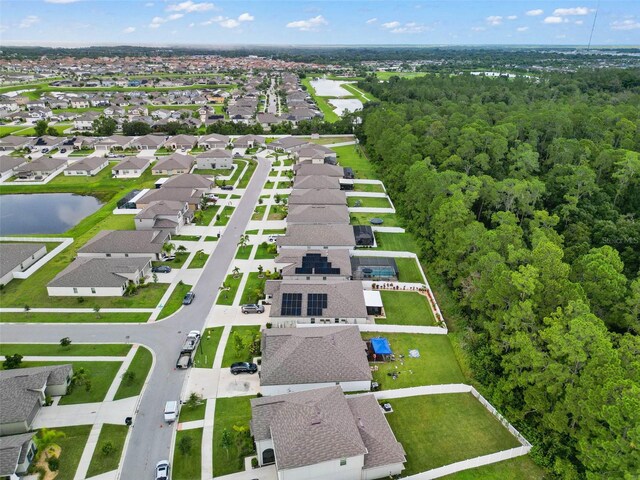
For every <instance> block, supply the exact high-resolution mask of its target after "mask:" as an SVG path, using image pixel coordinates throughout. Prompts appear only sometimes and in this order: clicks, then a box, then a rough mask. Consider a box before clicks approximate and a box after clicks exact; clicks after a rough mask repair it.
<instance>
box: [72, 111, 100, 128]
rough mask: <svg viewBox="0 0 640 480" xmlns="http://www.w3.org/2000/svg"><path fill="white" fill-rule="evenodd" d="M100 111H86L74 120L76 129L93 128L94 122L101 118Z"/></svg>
mask: <svg viewBox="0 0 640 480" xmlns="http://www.w3.org/2000/svg"><path fill="white" fill-rule="evenodd" d="M100 116H101V114H100V112H86V113H83V114H82V115H81V116H79V117H78V118H76V119H75V120H74V121H73V128H74V129H76V130H93V122H94V120H97V119H98V118H100Z"/></svg>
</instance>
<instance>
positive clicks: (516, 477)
mask: <svg viewBox="0 0 640 480" xmlns="http://www.w3.org/2000/svg"><path fill="white" fill-rule="evenodd" d="M441 478H442V480H494V479H495V480H544V479H546V478H547V476H546V475H545V473H544V470H542V469H541V468H540V467H539V466H537V465H536V464H535V463H534V462H533V460H531V458H530V457H528V456H525V457H517V458H512V459H510V460H503V461H502V462H498V463H494V464H492V465H485V466H483V467H478V468H472V469H471V470H465V471H462V472H458V473H454V474H451V475H447V476H446V477H441Z"/></svg>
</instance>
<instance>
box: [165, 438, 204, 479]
mask: <svg viewBox="0 0 640 480" xmlns="http://www.w3.org/2000/svg"><path fill="white" fill-rule="evenodd" d="M184 437H191V440H192V442H191V449H190V451H189V452H188V453H187V454H183V453H182V451H181V450H180V448H179V447H178V446H179V445H180V440H181V439H182V438H184ZM201 445H202V428H195V429H193V430H181V431H179V432H178V433H177V434H176V446H175V450H174V452H173V464H172V465H171V468H172V470H173V473H172V474H171V478H173V480H193V479H194V478H200V473H201V464H202V460H201V458H202V448H201Z"/></svg>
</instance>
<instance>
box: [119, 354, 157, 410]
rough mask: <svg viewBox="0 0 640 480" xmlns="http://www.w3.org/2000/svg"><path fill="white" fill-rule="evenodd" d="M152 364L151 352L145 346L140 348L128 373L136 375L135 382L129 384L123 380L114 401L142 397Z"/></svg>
mask: <svg viewBox="0 0 640 480" xmlns="http://www.w3.org/2000/svg"><path fill="white" fill-rule="evenodd" d="M152 364H153V357H152V355H151V352H150V351H149V350H147V349H146V348H145V347H143V346H140V347H138V351H136V354H135V355H134V356H133V360H131V364H130V365H129V369H128V370H127V371H128V372H133V373H134V377H133V380H131V381H129V382H127V381H124V380H123V381H122V382H121V383H120V386H119V387H118V391H117V392H116V395H115V397H113V398H114V400H120V399H121V398H127V397H133V396H135V395H140V392H141V391H142V387H143V385H144V382H145V380H146V379H147V375H148V374H149V370H151V365H152Z"/></svg>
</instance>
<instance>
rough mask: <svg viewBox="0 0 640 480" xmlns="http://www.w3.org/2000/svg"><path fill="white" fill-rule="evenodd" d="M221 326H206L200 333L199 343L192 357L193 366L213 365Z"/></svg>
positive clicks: (205, 366)
mask: <svg viewBox="0 0 640 480" xmlns="http://www.w3.org/2000/svg"><path fill="white" fill-rule="evenodd" d="M222 330H223V327H213V328H207V329H206V330H205V331H204V333H203V334H202V338H201V339H200V345H198V350H197V351H196V356H195V358H194V359H193V366H194V367H198V368H211V367H213V360H214V358H215V356H216V352H217V351H218V344H219V343H220V337H222Z"/></svg>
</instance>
